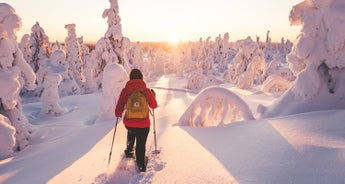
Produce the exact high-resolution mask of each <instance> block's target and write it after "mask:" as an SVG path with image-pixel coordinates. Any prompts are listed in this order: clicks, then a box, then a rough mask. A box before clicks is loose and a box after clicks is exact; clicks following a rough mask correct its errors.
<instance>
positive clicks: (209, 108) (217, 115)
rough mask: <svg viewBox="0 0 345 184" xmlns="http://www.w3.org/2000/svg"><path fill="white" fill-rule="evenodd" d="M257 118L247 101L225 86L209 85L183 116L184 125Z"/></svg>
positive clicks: (212, 124)
mask: <svg viewBox="0 0 345 184" xmlns="http://www.w3.org/2000/svg"><path fill="white" fill-rule="evenodd" d="M253 119H255V118H254V116H253V114H252V112H251V111H250V109H249V107H248V105H247V103H246V102H245V101H243V100H242V98H240V97H239V96H238V95H236V94H235V93H233V92H231V91H230V90H228V89H226V88H223V87H209V88H206V89H204V90H203V91H201V92H200V93H199V95H198V96H197V97H196V98H195V99H194V100H193V102H192V103H191V105H190V106H189V107H188V109H187V110H186V111H185V113H184V114H183V115H182V116H181V118H180V120H179V125H182V126H217V125H224V124H225V122H235V121H241V120H253Z"/></svg>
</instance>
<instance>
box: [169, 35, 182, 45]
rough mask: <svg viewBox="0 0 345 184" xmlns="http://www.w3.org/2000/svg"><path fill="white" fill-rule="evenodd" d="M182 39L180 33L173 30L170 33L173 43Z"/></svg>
mask: <svg viewBox="0 0 345 184" xmlns="http://www.w3.org/2000/svg"><path fill="white" fill-rule="evenodd" d="M179 41H180V38H179V34H178V33H177V32H171V33H170V34H169V42H170V43H172V44H174V45H175V44H177V43H178V42H179Z"/></svg>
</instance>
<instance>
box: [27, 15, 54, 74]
mask: <svg viewBox="0 0 345 184" xmlns="http://www.w3.org/2000/svg"><path fill="white" fill-rule="evenodd" d="M30 50H31V54H30V58H29V60H28V63H29V64H30V66H31V67H32V68H33V70H34V72H35V73H37V71H38V69H39V68H40V66H41V65H44V63H43V62H44V61H46V59H47V58H48V57H49V55H50V53H49V38H48V36H47V35H46V34H45V31H44V29H43V28H42V27H41V26H40V24H39V23H38V22H36V24H35V25H33V26H32V28H31V34H30Z"/></svg>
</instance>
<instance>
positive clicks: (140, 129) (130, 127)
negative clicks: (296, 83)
mask: <svg viewBox="0 0 345 184" xmlns="http://www.w3.org/2000/svg"><path fill="white" fill-rule="evenodd" d="M129 78H130V80H129V81H128V82H127V83H126V85H125V88H123V89H122V91H121V93H120V96H119V99H118V102H117V104H116V108H115V116H116V117H121V116H122V113H123V111H124V110H125V106H126V103H127V100H128V98H129V96H130V95H131V94H132V92H133V91H135V90H138V89H139V90H141V91H142V93H143V95H144V96H145V97H146V100H147V103H148V106H149V107H150V108H156V107H157V100H156V94H155V92H154V91H153V90H152V89H149V88H147V87H146V83H145V82H144V80H143V75H142V73H141V71H140V70H138V69H133V70H131V72H130V74H129ZM123 123H124V125H125V127H126V129H127V148H126V150H125V151H124V152H125V156H126V157H132V158H134V153H133V152H134V151H133V147H134V143H135V141H136V147H135V158H136V162H137V164H138V168H139V170H140V172H145V171H146V163H145V162H146V161H145V159H146V156H145V152H146V140H147V136H148V134H149V131H150V124H151V122H150V117H149V112H148V113H147V116H146V117H145V118H128V117H126V115H125V116H124V118H123Z"/></svg>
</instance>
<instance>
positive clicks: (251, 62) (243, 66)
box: [227, 37, 266, 89]
mask: <svg viewBox="0 0 345 184" xmlns="http://www.w3.org/2000/svg"><path fill="white" fill-rule="evenodd" d="M236 47H237V48H238V52H237V54H236V56H235V57H234V59H233V61H232V65H231V66H230V68H229V70H228V73H227V81H228V82H231V83H235V84H237V86H238V87H239V88H244V89H248V88H251V87H252V86H253V85H254V84H256V85H258V84H261V83H262V82H263V81H264V76H265V70H266V62H265V59H264V53H263V51H262V50H261V49H260V47H259V45H258V44H257V43H256V42H253V41H252V39H251V38H250V37H248V38H247V39H244V40H239V41H237V42H236Z"/></svg>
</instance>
